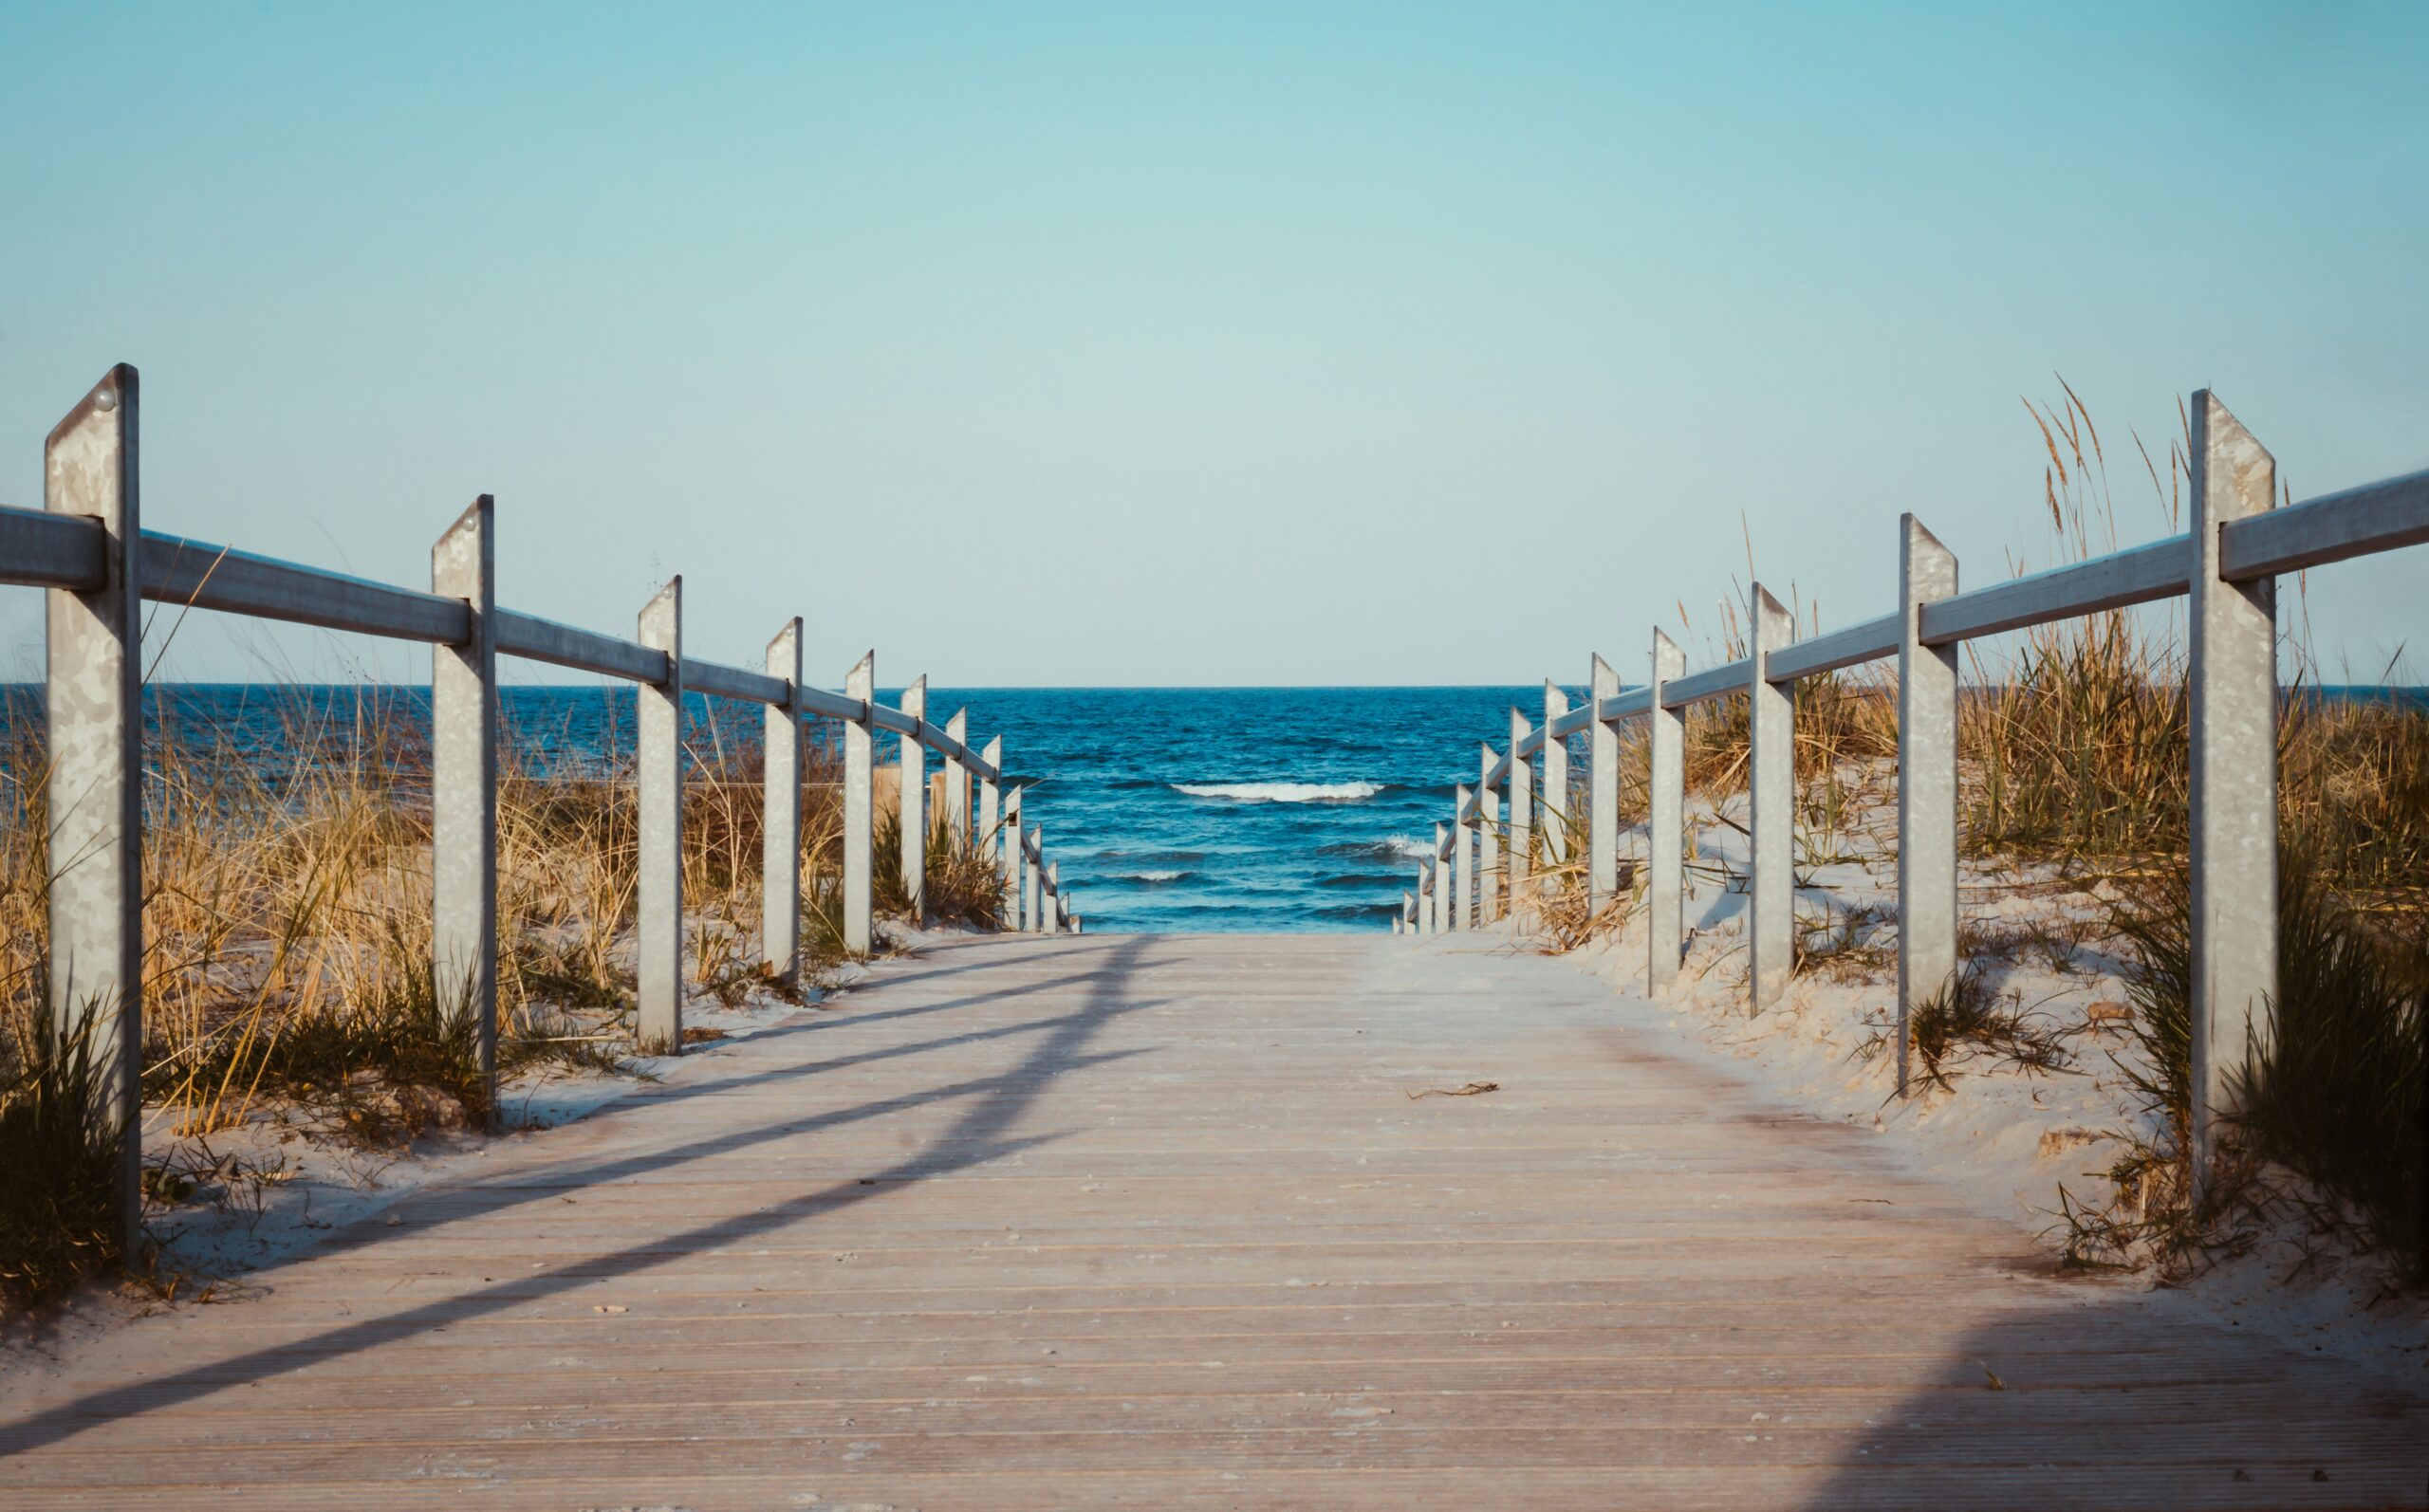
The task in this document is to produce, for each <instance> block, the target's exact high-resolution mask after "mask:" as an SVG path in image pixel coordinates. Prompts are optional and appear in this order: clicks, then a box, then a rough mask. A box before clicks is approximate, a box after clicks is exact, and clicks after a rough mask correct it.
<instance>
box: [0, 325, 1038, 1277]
mask: <svg viewBox="0 0 2429 1512" xmlns="http://www.w3.org/2000/svg"><path fill="white" fill-rule="evenodd" d="M138 413H139V394H138V388H137V382H136V374H135V370H134V369H133V368H131V367H127V366H124V365H121V366H119V367H116V368H113V369H112V370H111V371H110V373H109V375H108V376H107V377H106V378H103V379H102V381H101V382H100V384H98V385H97V386H96V387H95V388H94V389H93V390H92V392H91V393H89V394H87V395H86V396H84V398H83V401H82V402H80V403H79V404H78V405H77V406H76V407H75V408H74V409H73V410H72V411H70V412H69V414H68V415H67V417H66V418H65V420H62V421H61V422H60V423H59V425H58V427H57V428H56V429H54V430H53V431H52V432H51V433H50V436H49V438H48V440H47V441H46V444H45V447H44V470H45V471H44V491H45V496H46V497H45V503H46V508H44V509H41V510H32V509H18V508H9V507H0V582H8V583H22V584H30V585H33V586H37V587H42V588H46V589H48V590H50V591H49V593H48V594H47V596H46V597H47V599H48V600H49V601H48V606H47V616H46V642H47V655H46V679H45V684H46V686H45V707H46V719H47V724H48V739H49V757H50V765H49V772H48V775H47V779H46V781H47V787H46V803H47V812H48V824H49V831H48V837H47V839H48V854H49V856H50V857H51V858H52V859H51V875H50V876H49V878H48V882H49V898H48V922H49V940H48V942H47V943H48V949H47V956H46V959H47V963H48V976H49V993H50V1011H51V1013H52V1015H53V1017H54V1021H55V1022H56V1023H58V1024H59V1025H60V1026H61V1028H62V1029H63V1030H65V1031H70V1032H79V1033H82V1034H83V1036H84V1037H85V1039H86V1042H88V1043H89V1044H91V1045H92V1046H93V1047H94V1050H95V1060H96V1063H97V1064H98V1065H99V1066H101V1067H102V1076H103V1077H104V1078H105V1084H104V1086H103V1087H102V1097H101V1098H100V1106H101V1107H102V1109H104V1110H105V1113H106V1116H110V1117H112V1118H113V1119H114V1120H115V1135H116V1137H117V1139H118V1141H119V1147H120V1151H121V1160H122V1165H121V1192H122V1202H121V1217H122V1220H123V1224H124V1226H125V1231H126V1234H127V1236H128V1238H129V1240H130V1242H132V1240H133V1239H134V1237H135V1235H136V1233H137V1223H138V1217H139V1161H140V1154H141V1152H140V1150H139V1130H140V1127H141V1119H140V1117H139V1114H140V1111H141V1109H140V1098H141V1076H140V1065H139V1058H140V1055H141V1048H142V1005H141V1002H140V996H141V993H140V988H141V982H142V958H143V932H142V931H143V919H142V903H141V900H142V896H143V891H142V885H141V877H140V857H141V855H142V846H141V830H140V825H141V812H142V809H141V802H140V784H141V775H142V771H143V747H142V740H143V715H142V707H141V704H140V701H139V700H140V684H141V680H142V677H141V661H140V650H141V634H140V628H139V627H140V622H141V621H140V610H141V601H142V600H143V599H156V600H162V601H168V602H174V603H178V604H184V605H191V606H193V607H195V608H200V609H215V610H220V611H224V612H226V613H230V614H241V615H250V616H252V617H254V618H263V619H277V620H285V621H287V622H289V623H293V624H304V625H318V626H322V627H324V628H326V629H330V630H343V631H350V632H354V633H356V634H361V635H368V636H387V637H390V638H394V639H401V640H414V641H422V642H425V643H427V644H429V645H430V647H431V648H432V649H431V662H432V666H431V811H432V825H431V832H432V910H433V926H434V927H433V931H432V972H433V986H434V988H435V990H436V995H437V1001H438V1002H439V1003H440V1004H442V1005H447V1006H448V1007H449V1009H450V1011H452V1012H460V1013H463V1014H468V1015H470V1016H471V1017H472V1019H473V1024H474V1028H475V1031H476V1033H477V1037H478V1043H479V1047H480V1049H479V1054H480V1063H481V1071H482V1074H483V1075H484V1077H485V1078H487V1079H490V1080H491V1083H492V1085H493V1084H494V1080H495V1077H496V1044H497V927H496V907H497V758H498V736H499V729H498V681H497V661H498V658H499V657H500V656H520V657H523V658H525V659H527V660H530V661H541V662H547V663H549V664H551V665H554V666H559V667H568V668H572V669H575V670H577V671H581V672H588V673H599V674H601V675H603V676H607V677H616V678H621V679H622V680H624V681H626V682H630V683H633V684H635V685H636V688H637V699H638V704H639V708H638V710H637V712H638V725H639V738H638V743H637V746H638V748H637V753H636V754H637V773H636V777H637V787H638V794H637V797H638V819H639V830H640V846H639V860H638V864H639V869H640V875H639V877H638V879H637V884H636V889H635V893H636V907H637V913H638V928H637V931H636V933H637V945H638V951H637V957H636V963H635V965H636V969H635V977H636V984H637V991H636V1002H635V1009H636V1012H635V1024H636V1043H637V1046H638V1048H640V1050H642V1051H644V1052H648V1053H657V1054H669V1055H671V1054H676V1053H677V1052H678V1051H679V1050H680V1048H681V1046H682V1042H683V998H684V984H683V868H682V843H681V841H682V833H681V831H682V823H683V763H682V750H681V743H682V707H683V695H684V693H686V692H687V691H688V692H697V693H705V694H708V695H711V696H714V697H719V698H728V699H735V700H739V701H742V702H746V703H754V704H759V705H763V706H765V708H766V710H767V761H766V777H765V803H766V826H765V828H766V836H767V839H766V847H765V854H764V856H763V866H764V879H765V887H764V889H763V891H764V893H765V894H766V913H765V916H764V918H763V921H762V930H761V934H762V949H763V955H764V965H765V967H766V968H767V969H768V971H769V973H770V974H771V975H773V976H774V977H776V978H778V979H780V980H782V981H784V982H786V983H788V984H789V983H790V982H792V981H794V980H795V979H796V978H797V975H798V971H799V960H800V954H801V874H800V865H801V799H802V783H801V774H802V760H803V744H802V740H803V735H802V727H803V721H805V720H807V719H825V720H831V721H834V722H836V723H837V724H839V725H841V726H842V728H843V730H844V875H843V878H842V894H843V917H844V945H845V947H846V949H848V950H852V951H855V952H865V951H867V950H869V949H870V948H871V947H872V946H873V945H874V943H875V938H876V936H875V926H874V920H873V916H872V898H873V894H874V888H873V886H872V881H873V879H872V877H871V875H870V869H871V865H872V859H873V853H874V818H875V816H874V813H873V802H872V799H873V796H874V787H873V772H872V754H873V742H874V735H875V732H876V731H877V730H880V729H885V730H891V731H893V732H895V733H896V734H899V735H900V736H901V737H902V743H901V745H902V772H901V784H900V797H899V802H900V805H901V808H900V821H901V824H900V828H901V837H902V840H901V851H902V886H903V891H904V893H905V894H907V895H908V896H909V897H910V898H911V899H912V907H913V912H914V913H915V914H919V913H922V905H923V901H924V898H923V894H924V891H925V877H926V847H927V838H928V834H929V820H928V816H927V814H926V804H927V799H928V782H927V753H928V752H929V751H934V752H936V754H937V755H938V756H939V757H940V758H942V760H943V764H944V776H945V792H946V798H945V803H946V805H947V808H946V814H945V816H944V819H945V821H946V823H947V824H948V826H949V833H951V834H953V835H954V836H955V837H958V838H961V839H969V837H970V836H971V835H972V829H971V823H972V815H971V796H970V784H971V781H972V780H973V778H974V779H975V780H976V783H977V786H978V797H977V815H976V836H977V839H976V840H975V843H977V844H979V845H982V846H983V847H985V848H986V850H987V853H988V854H989V855H990V856H991V857H993V858H994V859H995V861H996V863H997V864H998V865H999V866H1000V867H1001V868H1002V872H1003V876H1004V903H1003V917H1004V919H1005V921H1006V922H1007V924H1008V926H1009V927H1011V928H1013V929H1020V930H1028V931H1041V932H1042V931H1047V930H1048V928H1049V927H1050V928H1051V929H1054V930H1058V931H1059V930H1070V931H1076V930H1078V928H1079V927H1080V920H1079V918H1078V916H1077V915H1076V914H1075V913H1073V912H1072V911H1071V908H1070V905H1069V900H1068V899H1066V898H1065V897H1063V896H1062V894H1061V891H1060V889H1059V887H1058V886H1057V868H1056V866H1055V864H1054V863H1053V862H1050V861H1048V859H1047V857H1046V853H1045V846H1044V840H1043V837H1042V836H1041V834H1040V833H1039V831H1038V829H1037V828H1036V827H1035V826H1034V825H1031V826H1030V827H1029V828H1027V829H1023V828H1022V804H1021V799H1022V792H1021V789H1019V788H1016V787H1013V788H1006V787H1005V784H1004V775H1003V741H1002V739H1001V738H1000V737H998V738H997V739H994V740H991V741H989V742H988V743H987V747H986V748H985V749H984V750H983V751H973V750H972V749H971V748H970V747H969V745H968V743H967V739H966V735H965V728H964V725H965V718H964V715H963V714H962V713H961V712H958V711H957V712H955V714H954V715H953V717H952V718H951V719H949V720H947V721H946V722H945V723H943V724H941V725H939V724H937V723H936V722H935V721H932V720H930V719H929V718H928V717H927V679H926V678H925V677H922V678H920V679H919V680H918V681H917V682H915V683H913V684H912V685H911V687H910V689H909V690H908V691H906V692H905V694H904V695H903V700H902V707H901V708H900V709H899V710H897V709H889V708H887V707H886V706H885V705H883V704H881V703H879V702H877V700H876V697H875V687H876V653H874V652H871V653H869V654H868V655H863V656H862V658H861V659H860V661H859V662H858V663H857V664H856V665H855V666H854V667H853V668H852V670H851V672H850V673H849V674H848V676H847V677H846V679H845V688H844V693H842V694H840V695H839V694H836V693H831V692H827V691H823V690H821V689H817V688H812V687H809V686H807V684H806V683H805V682H804V681H803V678H802V621H801V620H800V619H799V618H794V619H791V620H789V621H788V622H787V623H786V624H785V626H784V628H783V629H781V630H780V631H778V632H777V634H776V637H775V638H774V639H773V640H771V641H769V644H768V649H767V656H766V661H765V664H764V669H765V670H763V671H753V670H751V669H749V668H746V667H734V666H728V665H725V664H723V663H719V662H714V661H706V660H703V659H701V658H699V657H697V656H695V655H691V654H690V653H689V652H688V651H687V650H686V648H685V647H684V644H683V583H682V580H681V579H680V578H676V579H674V580H672V581H669V582H668V583H667V584H666V585H665V587H664V588H662V589H660V590H659V592H658V595H657V596H656V597H655V598H653V599H651V600H650V601H649V603H648V604H647V605H645V606H644V607H643V608H642V609H641V612H640V625H639V630H638V633H637V636H636V638H634V639H632V640H623V639H620V638H618V637H616V636H607V635H602V634H600V633H598V632H596V631H590V630H583V629H579V628H577V627H575V626H572V625H566V624H559V623H556V622H555V621H553V620H547V619H542V618H538V617H536V616H532V615H527V614H522V613H518V612H517V611H515V610H512V609H508V608H505V607H503V606H501V605H500V604H498V602H497V600H496V591H495V583H496V571H495V563H496V530H495V506H494V504H493V502H492V501H491V498H490V496H489V495H486V494H484V495H482V496H481V497H480V498H479V499H478V500H476V501H475V502H474V503H473V507H471V508H469V509H467V510H465V511H464V513H463V515H462V516H461V517H460V518H458V519H457V520H456V521H455V523H454V525H452V526H449V527H448V528H447V530H446V532H445V533H444V534H442V535H441V536H440V537H439V538H438V542H437V544H436V545H434V546H433V547H432V548H431V585H430V591H429V592H427V593H424V592H422V591H420V590H418V589H414V588H400V587H396V586H393V585H391V584H387V583H380V582H369V581H363V580H362V579H359V578H351V577H347V576H345V575H343V574H341V573H334V572H324V571H322V570H321V569H319V568H317V567H306V566H299V565H297V564H295V563H293V562H279V561H274V560H272V559H270V558H268V557H257V556H253V555H251V554H250V553H247V552H242V551H236V550H232V549H231V548H229V547H225V546H218V545H211V544H204V543H201V542H196V541H191V540H187V539H185V538H183V537H179V536H172V535H164V534H160V533H158V532H156V531H150V530H145V529H143V528H142V527H141V513H140V509H139V497H140V491H141V490H140V487H139V481H140V480H139V449H138V444H137V416H138ZM999 801H1000V804H1001V813H1000V814H999V813H998V805H999ZM1007 832H1009V833H1010V834H1011V835H1014V836H1017V837H1018V838H1019V839H1018V843H1017V844H1012V845H1007V844H1006V843H1004V841H1005V838H1006V834H1007ZM459 1005H460V1006H459ZM491 1100H492V1101H493V1100H494V1099H491Z"/></svg>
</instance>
